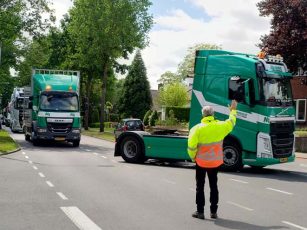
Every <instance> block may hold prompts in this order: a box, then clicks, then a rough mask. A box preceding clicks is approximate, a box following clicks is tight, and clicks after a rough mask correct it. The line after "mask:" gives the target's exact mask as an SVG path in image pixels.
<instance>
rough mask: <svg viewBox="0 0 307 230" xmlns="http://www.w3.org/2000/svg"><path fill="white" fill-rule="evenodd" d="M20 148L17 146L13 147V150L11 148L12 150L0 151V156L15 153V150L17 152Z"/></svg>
mask: <svg viewBox="0 0 307 230" xmlns="http://www.w3.org/2000/svg"><path fill="white" fill-rule="evenodd" d="M20 150H21V148H20V147H18V148H17V149H14V150H12V151H9V152H4V153H0V156H3V155H8V154H11V153H15V152H18V151H20Z"/></svg>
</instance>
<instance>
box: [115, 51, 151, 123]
mask: <svg viewBox="0 0 307 230" xmlns="http://www.w3.org/2000/svg"><path fill="white" fill-rule="evenodd" d="M151 103H152V98H151V93H150V86H149V82H148V79H147V75H146V67H145V64H144V61H143V59H142V56H141V52H140V51H137V53H136V55H135V57H134V59H133V61H132V64H131V66H130V68H129V72H128V75H127V77H126V79H125V82H124V87H123V92H122V95H121V97H120V100H119V112H120V113H121V114H122V116H123V117H131V116H132V117H135V118H140V119H143V117H144V115H145V113H146V112H147V111H148V110H149V109H150V108H151Z"/></svg>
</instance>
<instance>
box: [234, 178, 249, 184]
mask: <svg viewBox="0 0 307 230" xmlns="http://www.w3.org/2000/svg"><path fill="white" fill-rule="evenodd" d="M230 180H232V181H235V182H239V183H242V184H248V182H246V181H243V180H237V179H232V178H231V179H230Z"/></svg>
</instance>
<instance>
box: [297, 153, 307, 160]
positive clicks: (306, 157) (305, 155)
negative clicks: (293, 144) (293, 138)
mask: <svg viewBox="0 0 307 230" xmlns="http://www.w3.org/2000/svg"><path fill="white" fill-rule="evenodd" d="M295 155H296V157H297V158H304V159H307V153H299V152H296V153H295Z"/></svg>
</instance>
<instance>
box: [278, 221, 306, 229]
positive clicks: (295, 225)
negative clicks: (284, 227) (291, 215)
mask: <svg viewBox="0 0 307 230" xmlns="http://www.w3.org/2000/svg"><path fill="white" fill-rule="evenodd" d="M282 223H284V224H288V225H291V226H293V227H296V228H298V229H301V230H307V228H305V227H302V226H299V225H297V224H293V223H291V222H288V221H282Z"/></svg>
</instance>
